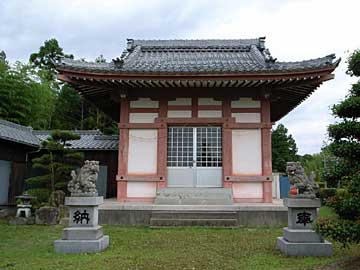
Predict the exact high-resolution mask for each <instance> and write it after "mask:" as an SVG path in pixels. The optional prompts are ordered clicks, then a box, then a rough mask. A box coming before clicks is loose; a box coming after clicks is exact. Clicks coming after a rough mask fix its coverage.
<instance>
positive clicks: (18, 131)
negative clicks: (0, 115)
mask: <svg viewBox="0 0 360 270" xmlns="http://www.w3.org/2000/svg"><path fill="white" fill-rule="evenodd" d="M0 139H3V140H7V141H13V142H16V143H20V144H25V145H30V146H34V147H39V145H40V140H39V139H38V138H37V137H36V136H35V135H34V134H33V133H32V128H30V127H25V126H22V125H18V124H15V123H12V122H9V121H6V120H3V119H0Z"/></svg>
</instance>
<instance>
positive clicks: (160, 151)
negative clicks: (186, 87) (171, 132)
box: [157, 99, 168, 188]
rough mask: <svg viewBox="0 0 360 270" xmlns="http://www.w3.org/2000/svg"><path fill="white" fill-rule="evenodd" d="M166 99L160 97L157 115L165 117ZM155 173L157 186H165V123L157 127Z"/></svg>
mask: <svg viewBox="0 0 360 270" xmlns="http://www.w3.org/2000/svg"><path fill="white" fill-rule="evenodd" d="M167 107H168V101H167V100H166V99H161V100H160V102H159V117H167ZM157 144H158V145H157V175H159V177H160V180H162V181H160V182H158V188H164V187H166V186H167V165H166V164H167V125H166V124H165V123H163V124H161V127H159V129H158V141H157Z"/></svg>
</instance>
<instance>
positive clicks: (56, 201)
mask: <svg viewBox="0 0 360 270" xmlns="http://www.w3.org/2000/svg"><path fill="white" fill-rule="evenodd" d="M49 204H50V205H51V206H53V207H60V206H63V205H64V204H65V192H64V191H62V190H56V191H54V192H52V193H51V195H50V198H49Z"/></svg>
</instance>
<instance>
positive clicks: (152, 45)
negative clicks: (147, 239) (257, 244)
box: [56, 37, 339, 203]
mask: <svg viewBox="0 0 360 270" xmlns="http://www.w3.org/2000/svg"><path fill="white" fill-rule="evenodd" d="M286 49H287V48H284V50H286ZM338 63H339V60H335V55H327V56H324V57H320V58H317V59H311V60H305V61H298V62H282V61H278V60H277V59H276V58H274V57H273V56H272V55H271V54H270V52H269V50H268V49H267V48H266V46H265V38H263V37H260V38H257V39H231V40H230V39H229V40H134V39H128V40H127V46H126V49H125V50H124V52H123V53H122V54H121V55H119V56H118V57H116V58H115V59H113V60H112V61H111V62H104V63H94V62H86V61H80V60H71V59H65V58H64V59H62V60H61V61H60V62H59V63H57V65H56V69H57V71H58V73H59V74H58V78H59V79H60V80H62V81H64V82H66V83H69V84H71V85H72V86H73V87H74V88H75V89H76V90H77V91H78V92H79V93H80V95H82V96H83V97H84V98H85V99H87V100H89V101H91V102H92V103H93V104H95V105H96V106H97V107H98V108H99V109H100V110H102V111H103V112H104V113H106V114H108V115H109V116H110V117H112V119H114V120H115V121H117V122H118V123H119V124H118V127H119V147H118V168H117V175H116V179H113V182H112V184H111V185H108V188H110V189H114V190H113V191H114V194H116V196H117V200H118V201H120V202H154V200H155V199H156V196H157V194H159V192H161V190H165V189H169V188H171V189H172V190H176V189H179V190H180V189H181V190H184V189H186V188H189V189H195V190H196V189H202V190H204V189H209V190H219V189H224V190H225V189H226V190H227V191H229V192H230V193H231V197H232V201H233V202H236V203H238V202H250V203H252V202H258V203H269V202H272V167H271V164H272V161H271V129H272V126H273V125H274V123H275V122H276V121H278V120H280V119H281V118H282V117H284V116H285V115H286V114H287V113H289V112H290V111H291V110H293V109H294V108H295V107H296V106H298V105H300V103H302V102H303V101H304V100H305V99H306V98H308V97H309V96H310V95H311V94H312V93H313V92H314V91H315V89H317V88H318V87H319V86H320V85H321V84H322V83H323V82H325V81H327V80H331V79H333V78H334V75H333V74H332V73H333V71H334V70H335V68H336V67H337V65H338ZM315 119H316V116H314V120H315ZM115 189H116V190H115Z"/></svg>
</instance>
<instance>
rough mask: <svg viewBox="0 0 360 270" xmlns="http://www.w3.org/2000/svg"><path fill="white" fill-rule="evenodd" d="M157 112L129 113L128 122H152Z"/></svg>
mask: <svg viewBox="0 0 360 270" xmlns="http://www.w3.org/2000/svg"><path fill="white" fill-rule="evenodd" d="M157 117H158V113H130V118H129V122H130V123H154V122H155V118H157Z"/></svg>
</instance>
